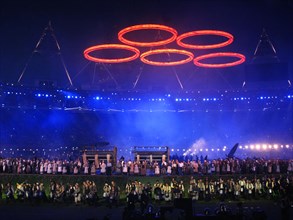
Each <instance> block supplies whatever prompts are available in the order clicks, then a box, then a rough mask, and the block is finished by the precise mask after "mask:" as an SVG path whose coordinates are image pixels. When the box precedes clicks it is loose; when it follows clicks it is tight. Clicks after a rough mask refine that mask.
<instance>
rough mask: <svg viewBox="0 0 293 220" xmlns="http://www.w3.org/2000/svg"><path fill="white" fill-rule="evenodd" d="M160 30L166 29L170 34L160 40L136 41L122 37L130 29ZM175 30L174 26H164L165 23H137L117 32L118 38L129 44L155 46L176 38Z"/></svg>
mask: <svg viewBox="0 0 293 220" xmlns="http://www.w3.org/2000/svg"><path fill="white" fill-rule="evenodd" d="M149 29H153V30H161V31H167V32H169V33H171V34H172V36H171V37H170V38H167V39H165V40H160V41H153V42H138V41H131V40H127V39H126V38H124V35H125V34H127V33H129V32H132V31H138V30H149ZM177 35H178V33H177V31H176V30H175V29H174V28H171V27H168V26H165V25H159V24H139V25H134V26H130V27H127V28H124V29H122V30H121V31H119V33H118V39H119V40H120V41H121V42H122V43H125V44H128V45H131V46H138V47H155V46H161V45H165V44H168V43H171V42H173V41H175V40H176V38H177Z"/></svg>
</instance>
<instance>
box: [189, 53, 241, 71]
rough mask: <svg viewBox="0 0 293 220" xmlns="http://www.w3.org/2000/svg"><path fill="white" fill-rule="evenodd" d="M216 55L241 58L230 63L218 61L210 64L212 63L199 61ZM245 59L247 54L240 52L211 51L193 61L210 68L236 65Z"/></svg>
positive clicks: (197, 64)
mask: <svg viewBox="0 0 293 220" xmlns="http://www.w3.org/2000/svg"><path fill="white" fill-rule="evenodd" d="M214 57H236V58H239V60H237V61H234V62H230V63H218V64H210V63H202V62H199V61H200V60H204V59H208V58H214ZM244 61H245V56H244V55H242V54H240V53H228V52H225V53H210V54H206V55H202V56H198V57H196V58H195V59H194V60H193V63H194V64H195V65H196V66H200V67H209V68H223V67H230V66H235V65H239V64H241V63H243V62H244Z"/></svg>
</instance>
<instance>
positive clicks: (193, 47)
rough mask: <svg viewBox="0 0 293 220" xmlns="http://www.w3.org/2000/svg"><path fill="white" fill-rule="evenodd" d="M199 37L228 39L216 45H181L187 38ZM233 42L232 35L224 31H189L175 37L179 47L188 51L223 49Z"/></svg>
mask: <svg viewBox="0 0 293 220" xmlns="http://www.w3.org/2000/svg"><path fill="white" fill-rule="evenodd" d="M200 35H216V36H223V37H226V38H228V40H227V41H224V42H222V43H217V44H207V45H196V44H187V43H183V42H182V40H183V39H185V38H188V37H192V36H200ZM233 40H234V37H233V35H232V34H229V33H227V32H224V31H216V30H200V31H191V32H187V33H184V34H181V35H180V36H178V37H177V39H176V42H177V44H178V45H179V46H181V47H184V48H189V49H214V48H220V47H225V46H227V45H229V44H231V43H232V42H233Z"/></svg>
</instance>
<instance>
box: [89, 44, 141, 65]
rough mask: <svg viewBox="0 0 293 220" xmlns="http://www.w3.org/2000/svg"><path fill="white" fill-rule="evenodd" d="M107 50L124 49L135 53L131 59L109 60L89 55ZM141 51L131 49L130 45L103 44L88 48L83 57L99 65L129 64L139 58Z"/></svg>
mask: <svg viewBox="0 0 293 220" xmlns="http://www.w3.org/2000/svg"><path fill="white" fill-rule="evenodd" d="M105 49H122V50H129V51H131V52H134V55H133V56H130V57H125V58H119V59H107V58H97V57H93V56H91V55H89V53H91V52H94V51H97V50H105ZM139 54H140V51H139V50H138V49H137V48H135V47H131V46H128V45H123V44H101V45H96V46H93V47H89V48H87V49H86V50H85V51H84V52H83V55H84V57H85V58H86V59H88V60H90V61H93V62H97V63H123V62H129V61H132V60H135V59H136V58H138V57H139Z"/></svg>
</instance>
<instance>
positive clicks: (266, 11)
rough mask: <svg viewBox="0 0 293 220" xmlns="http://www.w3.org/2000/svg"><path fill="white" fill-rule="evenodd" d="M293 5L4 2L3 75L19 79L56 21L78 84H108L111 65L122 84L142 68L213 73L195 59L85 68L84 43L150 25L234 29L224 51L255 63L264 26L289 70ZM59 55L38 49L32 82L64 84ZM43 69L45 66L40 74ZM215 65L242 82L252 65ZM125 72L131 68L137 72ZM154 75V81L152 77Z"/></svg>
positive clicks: (111, 39) (262, 0)
mask: <svg viewBox="0 0 293 220" xmlns="http://www.w3.org/2000/svg"><path fill="white" fill-rule="evenodd" d="M292 5H293V4H292V0H283V1H277V0H247V1H244V0H243V1H227V0H225V1H217V0H201V1H195V0H168V1H165V0H157V1H155V0H148V1H140V0H119V1H118V0H117V1H114V0H105V1H86V0H83V1H81V0H75V1H56V0H50V1H21V0H10V1H4V2H3V1H2V2H1V6H0V8H1V20H0V24H1V35H0V38H1V50H0V51H1V60H0V81H2V82H16V81H17V79H18V77H19V76H20V73H21V71H22V70H23V68H24V66H25V64H26V63H27V60H28V59H29V57H30V55H31V54H32V51H33V50H34V47H35V45H36V43H37V41H38V40H39V38H40V36H41V34H42V32H43V30H44V28H45V27H46V25H47V24H48V21H49V20H50V21H51V22H52V26H53V28H54V31H55V35H56V37H57V39H58V41H59V44H60V46H61V52H62V56H63V58H64V61H65V63H66V65H67V67H68V70H69V73H70V75H71V78H72V79H73V83H74V84H82V85H86V84H91V85H93V84H99V85H100V84H101V83H103V80H104V81H107V80H108V81H109V79H108V78H109V76H108V72H107V71H110V72H111V73H113V76H114V77H115V78H116V79H117V82H118V84H120V85H125V86H126V87H127V86H129V85H132V83H133V82H134V81H135V79H136V78H135V77H136V76H137V74H138V73H139V71H140V70H141V69H142V68H143V74H142V78H141V82H146V83H150V84H154V81H152V79H153V78H152V76H154V75H155V76H156V77H158V78H156V82H158V81H159V82H160V80H162V81H163V82H164V83H165V82H169V81H168V80H167V81H166V75H164V73H162V72H168V71H169V72H172V73H174V71H176V72H177V73H178V75H179V76H180V77H181V78H182V81H183V82H186V83H187V81H188V80H187V77H191V76H190V75H188V73H190V74H193V73H194V72H195V73H197V72H200V71H204V72H207V71H209V70H199V69H198V68H196V67H195V66H194V65H193V64H191V63H190V64H187V65H185V66H184V67H175V68H172V69H170V68H169V69H166V68H160V67H158V68H155V67H149V66H145V65H143V64H142V63H141V62H140V61H134V62H131V63H127V64H123V65H122V64H118V65H106V67H105V66H103V65H100V64H99V65H97V66H96V67H95V66H94V64H90V65H88V66H87V67H86V68H85V70H83V71H81V70H82V69H83V68H84V67H85V66H86V65H87V64H88V61H87V60H86V59H85V58H84V57H83V51H84V49H86V48H87V47H89V46H92V45H96V44H106V43H119V40H118V39H117V33H118V32H119V30H121V29H123V28H125V27H127V26H131V25H135V24H143V23H155V24H163V25H167V26H171V27H173V28H175V29H176V30H177V31H178V33H179V34H182V33H184V32H187V31H193V30H201V29H216V30H223V31H227V32H229V33H231V34H233V35H234V37H235V39H234V42H233V44H231V45H229V46H228V47H226V48H221V49H220V50H218V51H232V52H238V53H243V54H244V55H245V56H246V57H247V62H250V61H251V58H252V55H253V52H254V49H255V47H256V45H257V43H258V40H259V37H260V34H261V32H262V29H263V28H265V29H266V31H267V33H268V34H269V36H270V39H271V41H272V43H273V44H274V46H275V48H276V50H277V54H278V56H279V59H280V60H281V61H283V62H288V63H289V71H290V73H291V74H292V69H293V67H292V60H293V7H292ZM44 44H45V43H44ZM167 46H168V47H170V48H172V47H176V46H177V45H176V44H173V43H172V44H170V45H167ZM177 47H178V46H177ZM195 53H196V52H195ZM44 57H45V58H44ZM57 58H58V57H57ZM54 59H55V58H54V57H52V54H48V52H47V53H46V52H44V51H40V54H34V56H33V57H32V60H31V61H30V63H29V64H28V69H27V71H26V72H25V74H24V77H23V80H24V82H25V81H29V80H32V81H33V80H36V79H38V76H40V77H39V78H41V79H50V77H51V76H52V75H53V78H54V79H55V80H58V84H60V85H64V83H65V84H68V81H67V79H66V77H65V72H62V70H59V69H62V66H60V64H56V65H55V63H54ZM42 62H44V64H43V63H42ZM48 63H49V64H50V65H49V64H48ZM38 65H39V66H38ZM58 65H59V66H58ZM42 68H43V69H44V71H43V73H40V71H41V69H42ZM58 68H59V69H58ZM95 68H96V69H95ZM94 69H95V70H94ZM212 71H214V72H215V71H220V72H216V74H218V75H220V77H219V78H223V76H224V77H226V75H225V74H227V75H229V76H227V77H228V81H229V80H230V78H231V77H230V75H231V72H237V73H239V74H238V75H237V74H235V73H234V77H235V78H237V79H238V80H242V78H241V77H243V75H241V74H243V71H244V65H241V66H239V67H233V68H228V69H225V70H222V69H221V70H212ZM125 72H128V73H129V74H130V75H129V78H128V77H127V75H125V74H126V73H125ZM44 73H45V74H44ZM53 73H54V74H55V75H54V74H53ZM56 73H57V75H58V77H56ZM148 73H149V74H150V75H148ZM46 74H47V75H46ZM48 74H49V75H51V76H48ZM131 74H132V75H131ZM151 74H153V75H151ZM149 76H151V77H150V78H152V79H150V78H148V77H149ZM168 77H171V75H169V76H168ZM168 77H167V78H168ZM192 77H193V76H192ZM192 77H191V78H192ZM229 77H230V78H229ZM59 80H60V81H59ZM172 80H175V77H174V76H172V77H171V79H170V83H171V84H170V85H173V84H172V82H171V81H172ZM110 81H111V80H110ZM175 81H176V80H175ZM230 82H233V80H232V81H229V83H230ZM112 83H113V82H112ZM229 83H228V84H229ZM177 86H178V85H177ZM191 87H192V86H191Z"/></svg>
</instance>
